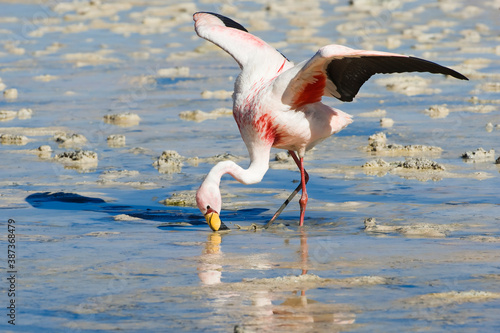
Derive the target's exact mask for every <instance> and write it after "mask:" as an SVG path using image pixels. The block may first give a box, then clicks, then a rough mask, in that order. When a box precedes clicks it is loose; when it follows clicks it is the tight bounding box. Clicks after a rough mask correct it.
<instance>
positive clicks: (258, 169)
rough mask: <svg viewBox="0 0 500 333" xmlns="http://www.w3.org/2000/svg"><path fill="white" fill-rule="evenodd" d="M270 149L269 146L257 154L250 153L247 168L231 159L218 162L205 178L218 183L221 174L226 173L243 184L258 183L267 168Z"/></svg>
mask: <svg viewBox="0 0 500 333" xmlns="http://www.w3.org/2000/svg"><path fill="white" fill-rule="evenodd" d="M270 149H271V148H270V147H269V149H266V150H265V151H261V152H260V154H259V155H258V156H255V155H254V154H250V156H251V161H250V165H249V166H248V169H243V168H242V167H240V166H239V165H238V164H236V163H234V162H233V161H222V162H219V163H217V164H216V165H215V166H214V167H213V168H212V169H211V170H210V172H209V173H208V175H207V178H206V180H210V181H212V182H215V183H216V184H217V185H220V179H221V178H222V176H223V175H225V174H226V173H228V174H230V175H231V176H232V177H233V178H234V179H236V180H237V181H239V182H240V183H242V184H245V185H249V184H256V183H259V182H260V181H261V180H262V178H263V177H264V175H265V174H266V172H267V170H268V169H269V152H270Z"/></svg>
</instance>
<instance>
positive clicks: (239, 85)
mask: <svg viewBox="0 0 500 333" xmlns="http://www.w3.org/2000/svg"><path fill="white" fill-rule="evenodd" d="M193 20H194V22H195V24H194V26H195V31H196V33H197V34H198V36H199V37H201V38H204V39H206V40H208V41H210V42H212V43H214V44H215V45H217V46H219V47H220V48H222V49H223V50H224V51H226V52H227V53H228V54H230V55H231V56H232V57H233V58H234V60H236V62H237V63H238V65H239V67H240V69H241V73H240V74H239V76H238V77H237V79H236V81H235V84H234V93H233V116H234V119H235V121H236V123H237V125H238V128H239V131H240V134H241V137H242V139H243V141H244V142H245V145H246V147H247V150H248V153H249V156H250V165H249V166H248V168H247V169H244V168H242V167H240V166H239V165H237V164H236V163H234V162H232V161H222V162H219V163H217V164H216V165H215V166H214V167H213V168H212V169H211V170H210V172H209V173H208V175H207V176H206V177H205V180H204V181H203V182H202V184H201V186H200V187H199V189H198V191H197V192H196V203H197V206H198V208H199V210H200V211H201V213H202V214H203V215H204V216H205V219H206V221H207V223H208V225H209V226H210V228H211V229H212V230H213V231H217V230H222V229H226V228H227V227H226V226H225V225H224V223H222V222H221V219H220V213H221V206H222V199H221V194H220V180H221V177H222V176H223V175H224V174H229V175H231V176H232V177H233V178H234V179H236V180H237V181H239V182H240V183H242V184H255V183H258V182H260V181H261V180H262V178H263V177H264V175H265V174H266V172H267V170H268V168H269V156H270V152H271V148H272V147H274V148H280V149H285V150H288V152H289V154H290V155H291V157H292V158H293V160H294V161H295V163H296V164H297V166H298V168H299V170H300V178H301V181H300V184H299V185H298V186H297V188H296V189H295V191H293V192H292V194H291V195H290V197H289V198H288V199H287V200H286V201H285V202H284V203H283V205H282V206H281V207H280V209H279V210H278V211H277V212H276V214H274V216H273V217H272V219H271V220H270V221H269V222H268V224H267V225H266V227H267V226H269V225H270V224H271V223H272V222H273V221H274V220H275V219H276V217H277V216H278V215H279V214H280V213H281V211H282V210H283V208H284V207H285V206H286V205H287V204H288V202H289V201H290V200H291V199H292V198H293V197H294V196H295V194H296V193H297V192H298V191H299V190H301V191H302V195H301V197H300V200H299V206H300V219H299V226H303V224H304V215H305V210H306V206H307V201H308V195H307V190H306V183H307V181H308V179H309V176H308V174H307V172H306V170H305V169H304V156H305V153H306V151H308V150H309V149H311V148H313V147H314V146H315V145H316V144H318V143H319V142H321V141H322V140H324V139H326V138H328V137H329V136H331V135H333V134H335V133H337V132H339V131H340V130H342V129H343V128H345V127H346V126H347V125H349V124H350V123H351V122H352V117H351V115H349V114H347V113H345V112H342V111H341V110H338V109H335V108H332V107H330V106H327V105H325V104H323V103H322V102H321V99H322V97H323V96H329V97H335V98H337V99H339V100H341V101H343V102H351V101H352V100H353V98H354V97H355V96H356V94H357V93H358V91H359V89H360V88H361V86H362V85H363V84H364V82H366V81H367V80H368V79H369V78H370V77H371V76H372V75H374V74H377V73H384V74H386V73H402V72H430V73H436V74H444V75H449V76H452V77H455V78H457V79H461V80H468V79H467V78H466V77H465V76H464V75H462V74H460V73H458V72H456V71H454V70H452V69H450V68H447V67H444V66H441V65H438V64H436V63H433V62H430V61H427V60H424V59H420V58H416V57H411V56H406V55H401V54H396V53H388V52H378V51H365V50H355V49H352V48H349V47H346V46H342V45H333V44H332V45H327V46H324V47H321V48H320V49H319V50H318V51H317V52H316V54H315V55H314V56H313V57H312V58H310V59H309V60H305V61H302V62H300V63H298V64H296V65H295V64H294V63H292V62H291V61H289V60H288V59H287V58H286V57H285V56H284V55H283V54H282V53H280V52H279V51H278V50H276V49H275V48H273V47H272V46H270V45H269V44H267V43H266V42H264V41H263V40H262V39H260V38H258V37H256V36H254V35H252V34H250V33H249V32H248V31H247V30H246V29H245V28H244V27H243V26H242V25H241V24H239V23H237V22H235V21H233V20H232V19H230V18H228V17H225V16H222V15H220V14H216V13H211V12H197V13H195V14H194V15H193Z"/></svg>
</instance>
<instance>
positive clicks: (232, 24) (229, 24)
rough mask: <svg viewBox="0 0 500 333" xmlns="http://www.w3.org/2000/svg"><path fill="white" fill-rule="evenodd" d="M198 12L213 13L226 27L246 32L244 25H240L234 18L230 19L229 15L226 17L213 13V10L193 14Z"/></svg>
mask: <svg viewBox="0 0 500 333" xmlns="http://www.w3.org/2000/svg"><path fill="white" fill-rule="evenodd" d="M198 13H200V14H210V15H213V16H215V17H217V18H218V19H219V20H221V21H222V23H224V25H225V26H226V27H228V28H233V29H238V30H241V31H244V32H248V30H247V29H245V27H244V26H242V25H241V24H239V23H238V22H236V21H234V20H231V19H230V18H229V17H226V16H224V15H221V14H217V13H213V12H196V13H195V14H198Z"/></svg>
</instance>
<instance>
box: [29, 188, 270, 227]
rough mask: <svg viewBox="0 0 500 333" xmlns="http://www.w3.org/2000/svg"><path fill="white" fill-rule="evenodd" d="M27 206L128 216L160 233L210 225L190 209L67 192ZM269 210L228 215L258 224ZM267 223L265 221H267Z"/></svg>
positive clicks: (43, 195)
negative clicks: (153, 224) (154, 206)
mask: <svg viewBox="0 0 500 333" xmlns="http://www.w3.org/2000/svg"><path fill="white" fill-rule="evenodd" d="M25 200H26V202H27V203H29V204H30V205H31V206H32V207H34V208H38V209H53V210H71V211H75V212H78V211H91V212H101V213H107V214H110V215H112V216H116V215H120V214H126V215H128V216H131V217H135V218H140V219H143V220H148V221H156V222H161V224H160V225H159V226H158V228H159V229H168V228H172V227H185V226H204V227H205V226H206V225H207V222H206V221H205V219H204V218H203V216H201V214H200V212H199V211H198V209H195V208H190V207H165V209H152V208H150V207H148V206H143V205H117V204H112V203H108V202H106V201H105V200H103V199H101V198H96V197H88V196H83V195H80V194H77V193H67V192H40V193H33V194H30V195H29V196H27V197H26V199H25ZM265 211H267V209H261V208H255V209H241V210H238V211H232V212H231V211H229V212H227V213H226V214H224V220H225V221H227V222H233V221H234V222H241V221H242V220H246V219H249V220H255V216H257V215H259V214H261V213H263V212H265ZM263 223H264V220H263Z"/></svg>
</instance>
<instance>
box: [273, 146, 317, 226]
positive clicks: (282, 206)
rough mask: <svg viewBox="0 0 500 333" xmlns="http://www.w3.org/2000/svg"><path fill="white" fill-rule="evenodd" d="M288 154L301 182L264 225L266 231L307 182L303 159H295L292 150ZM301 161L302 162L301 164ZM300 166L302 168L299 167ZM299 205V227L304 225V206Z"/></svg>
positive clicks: (307, 176) (307, 175)
mask: <svg viewBox="0 0 500 333" xmlns="http://www.w3.org/2000/svg"><path fill="white" fill-rule="evenodd" d="M288 153H289V154H290V156H292V158H293V160H294V161H295V164H297V167H298V168H299V170H300V179H301V182H300V184H299V185H298V186H297V188H295V190H293V192H292V193H291V194H290V195H289V196H288V199H286V200H285V202H283V204H282V205H281V206H280V208H279V209H278V210H277V211H276V213H274V215H273V217H272V218H271V219H270V220H269V222H267V223H266V225H265V226H264V229H267V228H269V226H270V225H271V224H273V222H274V221H275V220H276V219H277V218H278V216H279V215H280V214H281V212H282V211H283V210H284V209H285V207H286V206H287V205H288V204H289V203H290V201H292V200H293V198H294V197H295V196H296V195H297V193H299V191H300V190H301V189H302V190H305V187H306V186H305V183H307V182H308V181H309V174H308V173H307V171H306V170H305V169H304V164H303V159H300V160H299V158H298V157H297V155H296V154H295V152H294V151H293V150H289V151H288ZM301 160H302V162H301ZM301 165H302V167H301ZM303 182H304V185H303ZM302 196H304V193H302ZM301 200H302V198H301ZM305 202H306V204H307V193H306V199H305ZM299 204H300V207H301V208H300V210H301V217H302V220H301V221H302V222H301V223H300V225H303V224H304V220H303V219H304V217H303V213H305V206H304V209H302V204H301V203H300V201H299Z"/></svg>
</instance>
